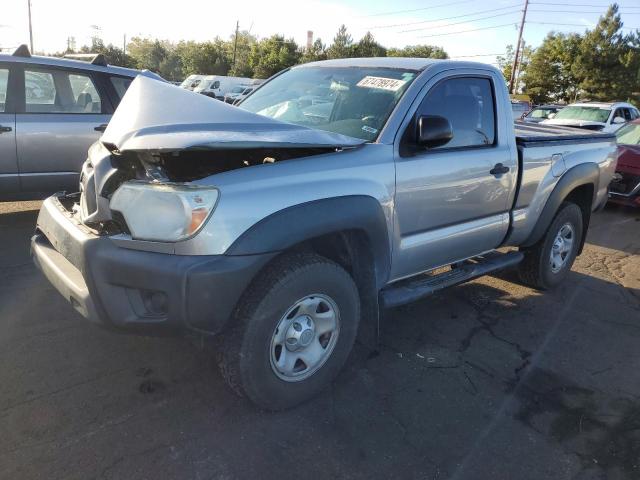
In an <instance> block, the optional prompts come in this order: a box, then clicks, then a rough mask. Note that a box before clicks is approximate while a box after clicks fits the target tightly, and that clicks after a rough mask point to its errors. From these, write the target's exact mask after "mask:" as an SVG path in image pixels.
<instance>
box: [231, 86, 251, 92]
mask: <svg viewBox="0 0 640 480" xmlns="http://www.w3.org/2000/svg"><path fill="white" fill-rule="evenodd" d="M246 88H247V87H233V88H232V89H231V93H242V92H244V91H245V89H246Z"/></svg>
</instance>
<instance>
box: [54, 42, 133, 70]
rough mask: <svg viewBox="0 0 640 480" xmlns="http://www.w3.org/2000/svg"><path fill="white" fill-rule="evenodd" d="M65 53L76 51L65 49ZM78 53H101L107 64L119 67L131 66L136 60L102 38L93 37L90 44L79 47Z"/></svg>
mask: <svg viewBox="0 0 640 480" xmlns="http://www.w3.org/2000/svg"><path fill="white" fill-rule="evenodd" d="M65 53H76V52H71V51H67V52H65ZM79 53H101V54H102V55H104V58H105V60H106V61H107V63H108V64H109V65H117V66H119V67H127V68H133V67H135V66H136V62H135V60H134V59H133V58H131V57H130V56H129V55H126V54H125V53H124V51H123V50H122V49H121V48H118V47H116V46H114V45H112V44H109V45H105V44H104V42H103V41H102V39H100V38H98V37H93V38H92V39H91V45H83V46H82V47H80V52H79Z"/></svg>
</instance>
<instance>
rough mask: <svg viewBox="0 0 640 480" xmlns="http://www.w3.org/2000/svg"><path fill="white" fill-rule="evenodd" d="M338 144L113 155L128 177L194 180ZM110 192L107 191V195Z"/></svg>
mask: <svg viewBox="0 0 640 480" xmlns="http://www.w3.org/2000/svg"><path fill="white" fill-rule="evenodd" d="M341 150H342V149H341V148H336V147H318V148H250V149H229V150H226V149H225V150H185V151H179V152H156V153H151V152H125V153H122V154H112V163H113V164H114V165H113V166H114V167H115V168H117V169H118V170H119V171H121V172H123V173H124V172H129V174H128V175H126V176H125V178H120V179H119V180H120V181H124V180H129V179H139V180H144V179H149V180H157V181H169V182H191V181H194V180H198V179H201V178H205V177H208V176H210V175H216V174H218V173H223V172H227V171H230V170H236V169H239V168H244V167H251V166H255V165H263V164H271V163H276V162H281V161H284V160H291V159H296V158H303V157H310V156H313V155H320V154H324V153H333V152H338V151H341ZM104 193H106V192H103V195H104Z"/></svg>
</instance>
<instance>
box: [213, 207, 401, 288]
mask: <svg viewBox="0 0 640 480" xmlns="http://www.w3.org/2000/svg"><path fill="white" fill-rule="evenodd" d="M348 230H352V231H353V230H357V231H361V232H363V233H364V234H365V235H366V237H367V238H368V240H369V243H370V245H371V249H372V252H371V253H372V257H373V261H374V263H375V265H374V267H375V277H376V284H377V287H378V288H382V286H383V285H384V284H385V283H386V281H387V279H388V278H389V272H390V269H391V245H390V241H389V233H388V228H387V220H386V217H385V214H384V212H383V210H382V206H381V205H380V202H379V201H378V200H376V199H375V198H373V197H370V196H367V195H348V196H342V197H333V198H324V199H320V200H314V201H311V202H305V203H301V204H298V205H293V206H290V207H287V208H284V209H282V210H279V211H277V212H275V213H273V214H271V215H269V216H267V217H265V218H263V219H262V220H260V221H259V222H257V223H256V224H254V225H253V226H252V227H250V228H249V229H248V230H247V231H245V232H244V233H243V234H242V235H240V237H238V238H237V239H236V240H235V241H234V242H233V244H232V245H231V246H230V247H229V249H228V250H227V252H226V253H225V255H256V254H261V253H270V252H279V251H283V250H287V249H288V248H291V247H293V246H294V245H296V244H299V243H301V242H304V241H306V240H311V239H313V238H317V237H321V236H323V235H327V234H332V233H338V232H343V231H348Z"/></svg>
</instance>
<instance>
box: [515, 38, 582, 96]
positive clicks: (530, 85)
mask: <svg viewBox="0 0 640 480" xmlns="http://www.w3.org/2000/svg"><path fill="white" fill-rule="evenodd" d="M581 42H582V37H581V36H580V35H578V34H576V33H571V34H564V33H556V32H551V33H549V34H548V35H547V36H546V38H545V39H544V40H543V42H542V44H541V45H540V46H539V47H538V48H537V49H536V50H535V51H534V52H533V53H532V55H531V58H530V61H529V62H528V64H526V65H525V68H524V69H523V70H524V71H523V75H522V82H523V84H524V88H523V90H524V92H525V93H527V94H528V95H529V96H530V97H531V99H532V100H533V102H534V103H546V102H550V101H556V102H557V101H564V102H569V103H570V102H572V101H575V100H576V97H577V96H578V84H579V83H580V79H579V78H578V77H576V75H575V73H574V71H573V68H572V67H573V63H574V61H575V59H576V58H577V56H578V54H579V50H580V44H581ZM510 72H511V69H509V74H510Z"/></svg>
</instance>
